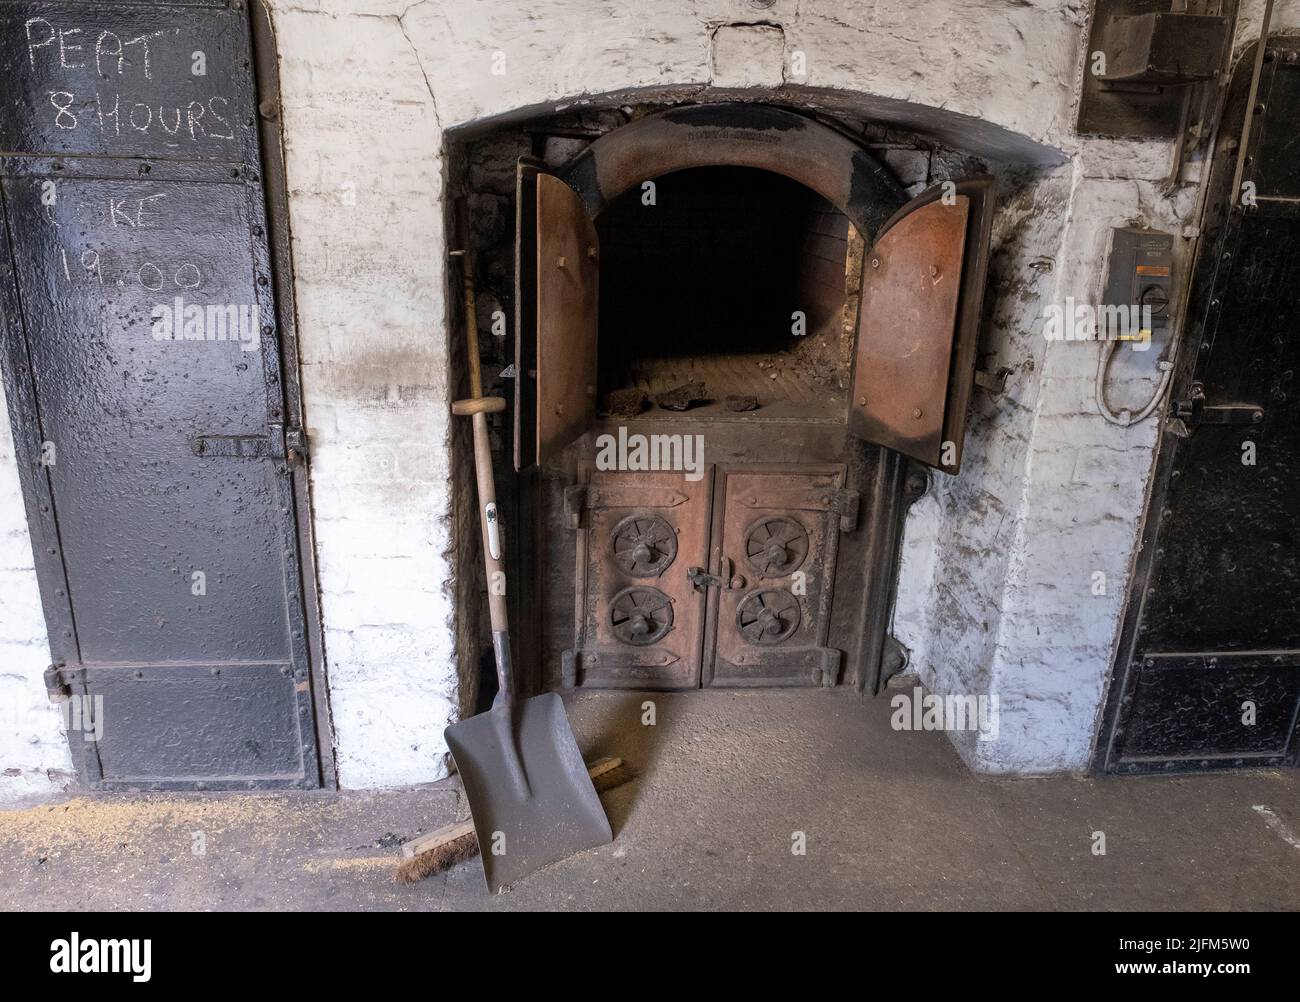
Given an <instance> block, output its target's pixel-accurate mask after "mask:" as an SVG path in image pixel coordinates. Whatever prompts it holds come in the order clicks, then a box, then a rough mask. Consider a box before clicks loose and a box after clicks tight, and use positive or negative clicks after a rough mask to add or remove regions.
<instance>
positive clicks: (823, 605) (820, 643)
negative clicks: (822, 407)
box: [704, 466, 856, 686]
mask: <svg viewBox="0 0 1300 1002" xmlns="http://www.w3.org/2000/svg"><path fill="white" fill-rule="evenodd" d="M844 476H845V468H844V467H843V466H828V467H824V468H821V469H817V468H809V467H797V468H791V467H786V468H784V469H775V470H768V471H761V472H759V471H755V470H753V469H752V468H751V469H743V470H741V469H725V468H724V469H722V470H721V472H720V475H719V481H718V486H717V489H716V492H715V495H716V497H717V501H716V502H715V506H716V508H717V514H716V515H715V517H714V530H713V533H714V535H713V539H714V542H713V545H712V547H711V556H712V566H711V573H712V575H713V576H714V578H715V579H716V580H715V582H714V583H713V585H714V586H713V587H711V588H710V589H709V627H708V630H707V632H706V650H711V651H712V657H711V658H709V657H706V663H705V668H704V682H705V684H706V685H714V686H762V685H834V684H835V683H836V682H837V681H838V678H839V670H840V661H841V654H840V652H839V651H833V650H830V649H828V648H827V647H826V646H825V644H826V636H827V632H828V630H829V627H830V605H831V593H832V591H833V582H834V580H835V553H836V549H837V546H838V541H839V534H840V530H841V524H842V520H845V519H851V518H853V517H855V516H856V506H855V505H853V504H852V501H851V500H850V499H849V497H848V496H847V495H846V494H845V493H844V492H843V491H842V488H843V486H844Z"/></svg>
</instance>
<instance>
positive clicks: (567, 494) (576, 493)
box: [564, 484, 587, 529]
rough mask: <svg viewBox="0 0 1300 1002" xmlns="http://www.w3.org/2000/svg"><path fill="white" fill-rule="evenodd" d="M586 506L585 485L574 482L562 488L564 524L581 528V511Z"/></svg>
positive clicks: (568, 527)
mask: <svg viewBox="0 0 1300 1002" xmlns="http://www.w3.org/2000/svg"><path fill="white" fill-rule="evenodd" d="M586 507H587V485H586V484H575V485H573V486H572V487H566V488H564V526H565V528H567V529H581V528H582V511H583V509H584V508H586Z"/></svg>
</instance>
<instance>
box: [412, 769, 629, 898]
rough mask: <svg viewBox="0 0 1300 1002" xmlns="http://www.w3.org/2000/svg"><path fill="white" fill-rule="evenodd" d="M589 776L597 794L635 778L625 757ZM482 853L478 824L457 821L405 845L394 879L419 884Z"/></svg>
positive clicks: (591, 771)
mask: <svg viewBox="0 0 1300 1002" xmlns="http://www.w3.org/2000/svg"><path fill="white" fill-rule="evenodd" d="M587 774H588V775H589V776H591V781H592V783H593V784H594V785H595V787H596V792H597V793H604V792H605V791H606V790H612V789H614V787H616V786H622V785H623V784H624V783H626V782H628V780H630V779H631V778H632V772H631V770H629V769H628V768H627V766H625V765H624V764H623V760H622V759H621V758H602V759H597V760H596V761H595V762H591V763H589V764H588V765H587ZM478 853H479V847H478V836H477V835H475V834H474V822H473V821H470V820H468V819H467V820H465V821H456V822H454V823H452V824H449V825H444V826H443V827H442V828H439V829H437V830H436V831H431V832H429V833H428V834H427V835H420V836H417V837H416V838H413V839H411V840H410V841H409V842H406V843H403V845H402V859H401V862H399V863H398V864H397V871H396V872H395V873H394V874H393V879H394V880H396V881H397V883H399V884H416V883H419V882H420V881H421V880H423V879H424V878H425V877H431V876H433V875H434V874H435V873H442V872H443V871H445V870H450V869H451V868H452V867H453V866H455V865H456V864H457V863H464V862H465V861H466V860H470V859H473V858H474V857H475V856H477V855H478Z"/></svg>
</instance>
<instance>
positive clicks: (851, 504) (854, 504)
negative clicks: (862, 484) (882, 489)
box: [830, 487, 862, 532]
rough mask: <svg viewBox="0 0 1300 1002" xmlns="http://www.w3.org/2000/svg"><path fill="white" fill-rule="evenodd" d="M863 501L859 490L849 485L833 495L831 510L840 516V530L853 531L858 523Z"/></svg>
mask: <svg viewBox="0 0 1300 1002" xmlns="http://www.w3.org/2000/svg"><path fill="white" fill-rule="evenodd" d="M861 502H862V498H861V496H860V495H859V494H858V492H857V491H854V490H849V489H848V488H847V487H846V488H843V489H841V490H838V491H836V492H835V493H834V494H833V495H832V496H831V503H830V510H831V511H833V512H835V514H837V515H839V517H840V532H852V531H853V530H854V528H855V527H856V526H857V524H858V507H859V506H860V504H861Z"/></svg>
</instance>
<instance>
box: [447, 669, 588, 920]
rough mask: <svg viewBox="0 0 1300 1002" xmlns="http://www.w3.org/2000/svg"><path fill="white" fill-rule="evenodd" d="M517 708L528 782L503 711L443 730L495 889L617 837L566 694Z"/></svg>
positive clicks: (518, 745) (530, 701)
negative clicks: (580, 744)
mask: <svg viewBox="0 0 1300 1002" xmlns="http://www.w3.org/2000/svg"><path fill="white" fill-rule="evenodd" d="M515 713H516V732H515V734H514V738H513V744H514V745H515V748H517V749H518V756H519V762H518V764H519V765H522V766H523V774H524V776H526V777H527V783H526V784H520V783H519V782H518V770H517V769H516V768H515V762H514V753H515V748H512V747H511V745H512V739H511V734H510V729H509V727H508V726H507V727H502V726H500V724H501V720H500V719H499V715H498V714H494V713H492V712H490V711H489V712H488V713H480V714H479V715H478V716H476V717H470V718H469V719H468V720H462V721H461V722H460V723H457V724H452V725H451V726H450V727H448V728H447V729H446V731H445V735H446V738H447V746H448V747H449V748H450V749H451V754H452V758H453V759H455V761H456V769H457V771H458V772H459V773H460V776H461V782H462V783H463V784H464V787H465V796H466V797H467V798H468V799H469V809H470V815H471V816H472V818H473V820H474V831H475V833H476V834H477V835H478V844H479V858H480V859H481V860H482V861H483V876H484V877H485V878H487V885H488V889H489V890H490V891H491V892H492V893H493V894H495V893H497V892H498V891H500V890H501V889H502V888H504V887H508V886H510V885H511V884H513V883H515V882H516V881H518V880H520V879H522V878H523V877H526V876H528V874H530V873H533V872H534V871H536V870H540V869H541V868H542V867H544V866H547V865H549V864H551V863H554V862H556V861H557V860H560V859H564V857H566V856H571V855H573V854H574V853H575V852H581V851H582V850H583V849H591V848H594V847H595V846H598V845H605V844H607V843H609V842H612V841H613V840H614V833H613V832H612V831H611V830H610V827H609V819H608V818H607V817H605V810H604V808H602V807H601V805H600V798H599V797H597V796H596V788H595V787H594V786H592V783H591V777H590V776H589V775H588V774H587V766H586V763H584V762H583V760H582V753H581V752H580V751H578V742H577V741H575V740H574V737H573V730H572V729H571V728H570V727H569V719H568V717H566V716H565V714H564V703H563V701H562V700H561V699H560V697H559V696H557V695H556V694H555V693H553V692H549V693H545V694H543V695H541V696H533V697H532V698H531V699H525V700H523V701H522V702H520V703H518V704H517V705H516V707H515ZM494 717H495V718H497V719H495V720H494V719H493V718H494Z"/></svg>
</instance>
